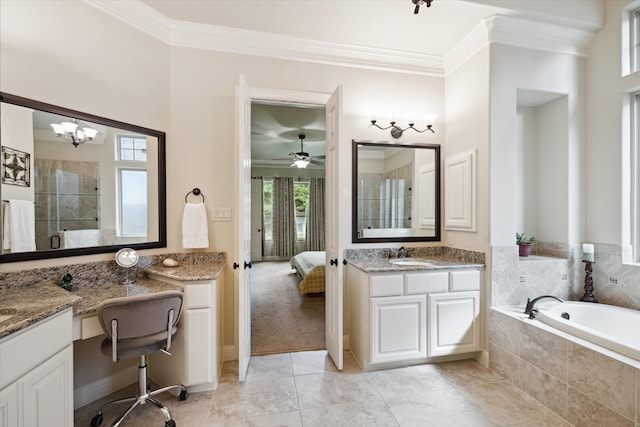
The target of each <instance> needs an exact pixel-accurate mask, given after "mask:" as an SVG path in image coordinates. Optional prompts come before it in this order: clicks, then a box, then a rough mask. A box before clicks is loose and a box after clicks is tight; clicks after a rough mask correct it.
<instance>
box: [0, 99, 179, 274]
mask: <svg viewBox="0 0 640 427" xmlns="http://www.w3.org/2000/svg"><path fill="white" fill-rule="evenodd" d="M0 148H1V150H2V166H1V167H2V182H1V183H0V195H1V196H2V209H1V210H0V213H1V215H2V221H0V229H2V233H1V234H0V236H1V237H2V249H1V251H0V262H14V261H28V260H36V259H46V258H58V257H67V256H77V255H88V254H97V253H107V252H116V251H118V250H119V249H121V248H132V249H147V248H161V247H166V243H167V240H166V194H165V189H166V181H165V180H166V178H165V133H164V132H161V131H157V130H153V129H148V128H144V127H141V126H136V125H132V124H128V123H123V122H119V121H115V120H110V119H106V118H103V117H98V116H94V115H91V114H88V113H84V112H79V111H74V110H70V109H67V108H63V107H59V106H55V105H51V104H46V103H43V102H39V101H34V100H31V99H27V98H22V97H19V96H15V95H10V94H7V93H1V92H0Z"/></svg>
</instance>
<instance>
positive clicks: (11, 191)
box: [0, 103, 35, 227]
mask: <svg viewBox="0 0 640 427" xmlns="http://www.w3.org/2000/svg"><path fill="white" fill-rule="evenodd" d="M0 114H1V115H2V117H3V118H4V119H3V122H4V124H5V125H4V126H0V132H1V134H0V138H1V139H0V141H6V142H5V143H4V144H3V145H4V146H6V147H9V148H13V149H14V150H18V151H23V152H25V153H29V154H30V155H31V156H30V158H29V162H30V167H29V174H30V177H29V181H30V185H29V187H24V186H21V185H11V184H2V185H1V191H0V196H2V200H12V199H16V200H35V199H34V197H35V196H34V194H35V192H34V186H35V183H34V179H33V178H34V171H33V160H34V155H33V110H31V109H30V108H24V107H20V106H18V105H11V104H4V103H3V104H2V111H1V112H0ZM0 167H1V166H0ZM0 227H1V226H0Z"/></svg>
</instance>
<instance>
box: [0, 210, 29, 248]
mask: <svg viewBox="0 0 640 427" xmlns="http://www.w3.org/2000/svg"><path fill="white" fill-rule="evenodd" d="M35 217H36V215H35V209H34V206H33V202H32V201H30V200H9V203H7V205H6V206H5V208H4V231H3V234H4V235H3V238H2V248H3V249H8V250H11V253H17V252H30V251H35V250H36V221H35Z"/></svg>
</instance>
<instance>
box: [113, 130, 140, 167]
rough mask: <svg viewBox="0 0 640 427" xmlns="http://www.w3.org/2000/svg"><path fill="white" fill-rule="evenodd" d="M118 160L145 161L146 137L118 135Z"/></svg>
mask: <svg viewBox="0 0 640 427" xmlns="http://www.w3.org/2000/svg"><path fill="white" fill-rule="evenodd" d="M118 160H124V161H133V162H146V161H147V138H145V137H139V136H129V135H118Z"/></svg>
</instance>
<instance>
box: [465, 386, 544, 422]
mask: <svg viewBox="0 0 640 427" xmlns="http://www.w3.org/2000/svg"><path fill="white" fill-rule="evenodd" d="M459 390H460V391H461V392H462V393H463V394H464V396H465V397H466V398H467V399H469V400H470V401H471V403H473V404H474V405H475V406H476V407H477V408H478V409H479V410H480V411H482V413H483V414H484V415H485V416H486V417H487V418H488V419H490V420H491V421H492V422H494V423H496V424H498V425H510V424H516V423H527V422H535V421H539V420H542V419H545V418H546V417H548V416H549V415H552V414H553V412H551V410H549V409H547V408H546V407H545V406H544V405H542V404H541V403H540V402H538V401H537V400H535V399H534V398H533V397H531V396H529V395H528V394H526V393H525V392H523V391H522V390H520V389H518V388H517V387H516V386H514V385H513V384H511V383H508V382H506V381H504V382H491V383H485V384H479V385H471V386H468V387H461V388H460V389H459Z"/></svg>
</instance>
